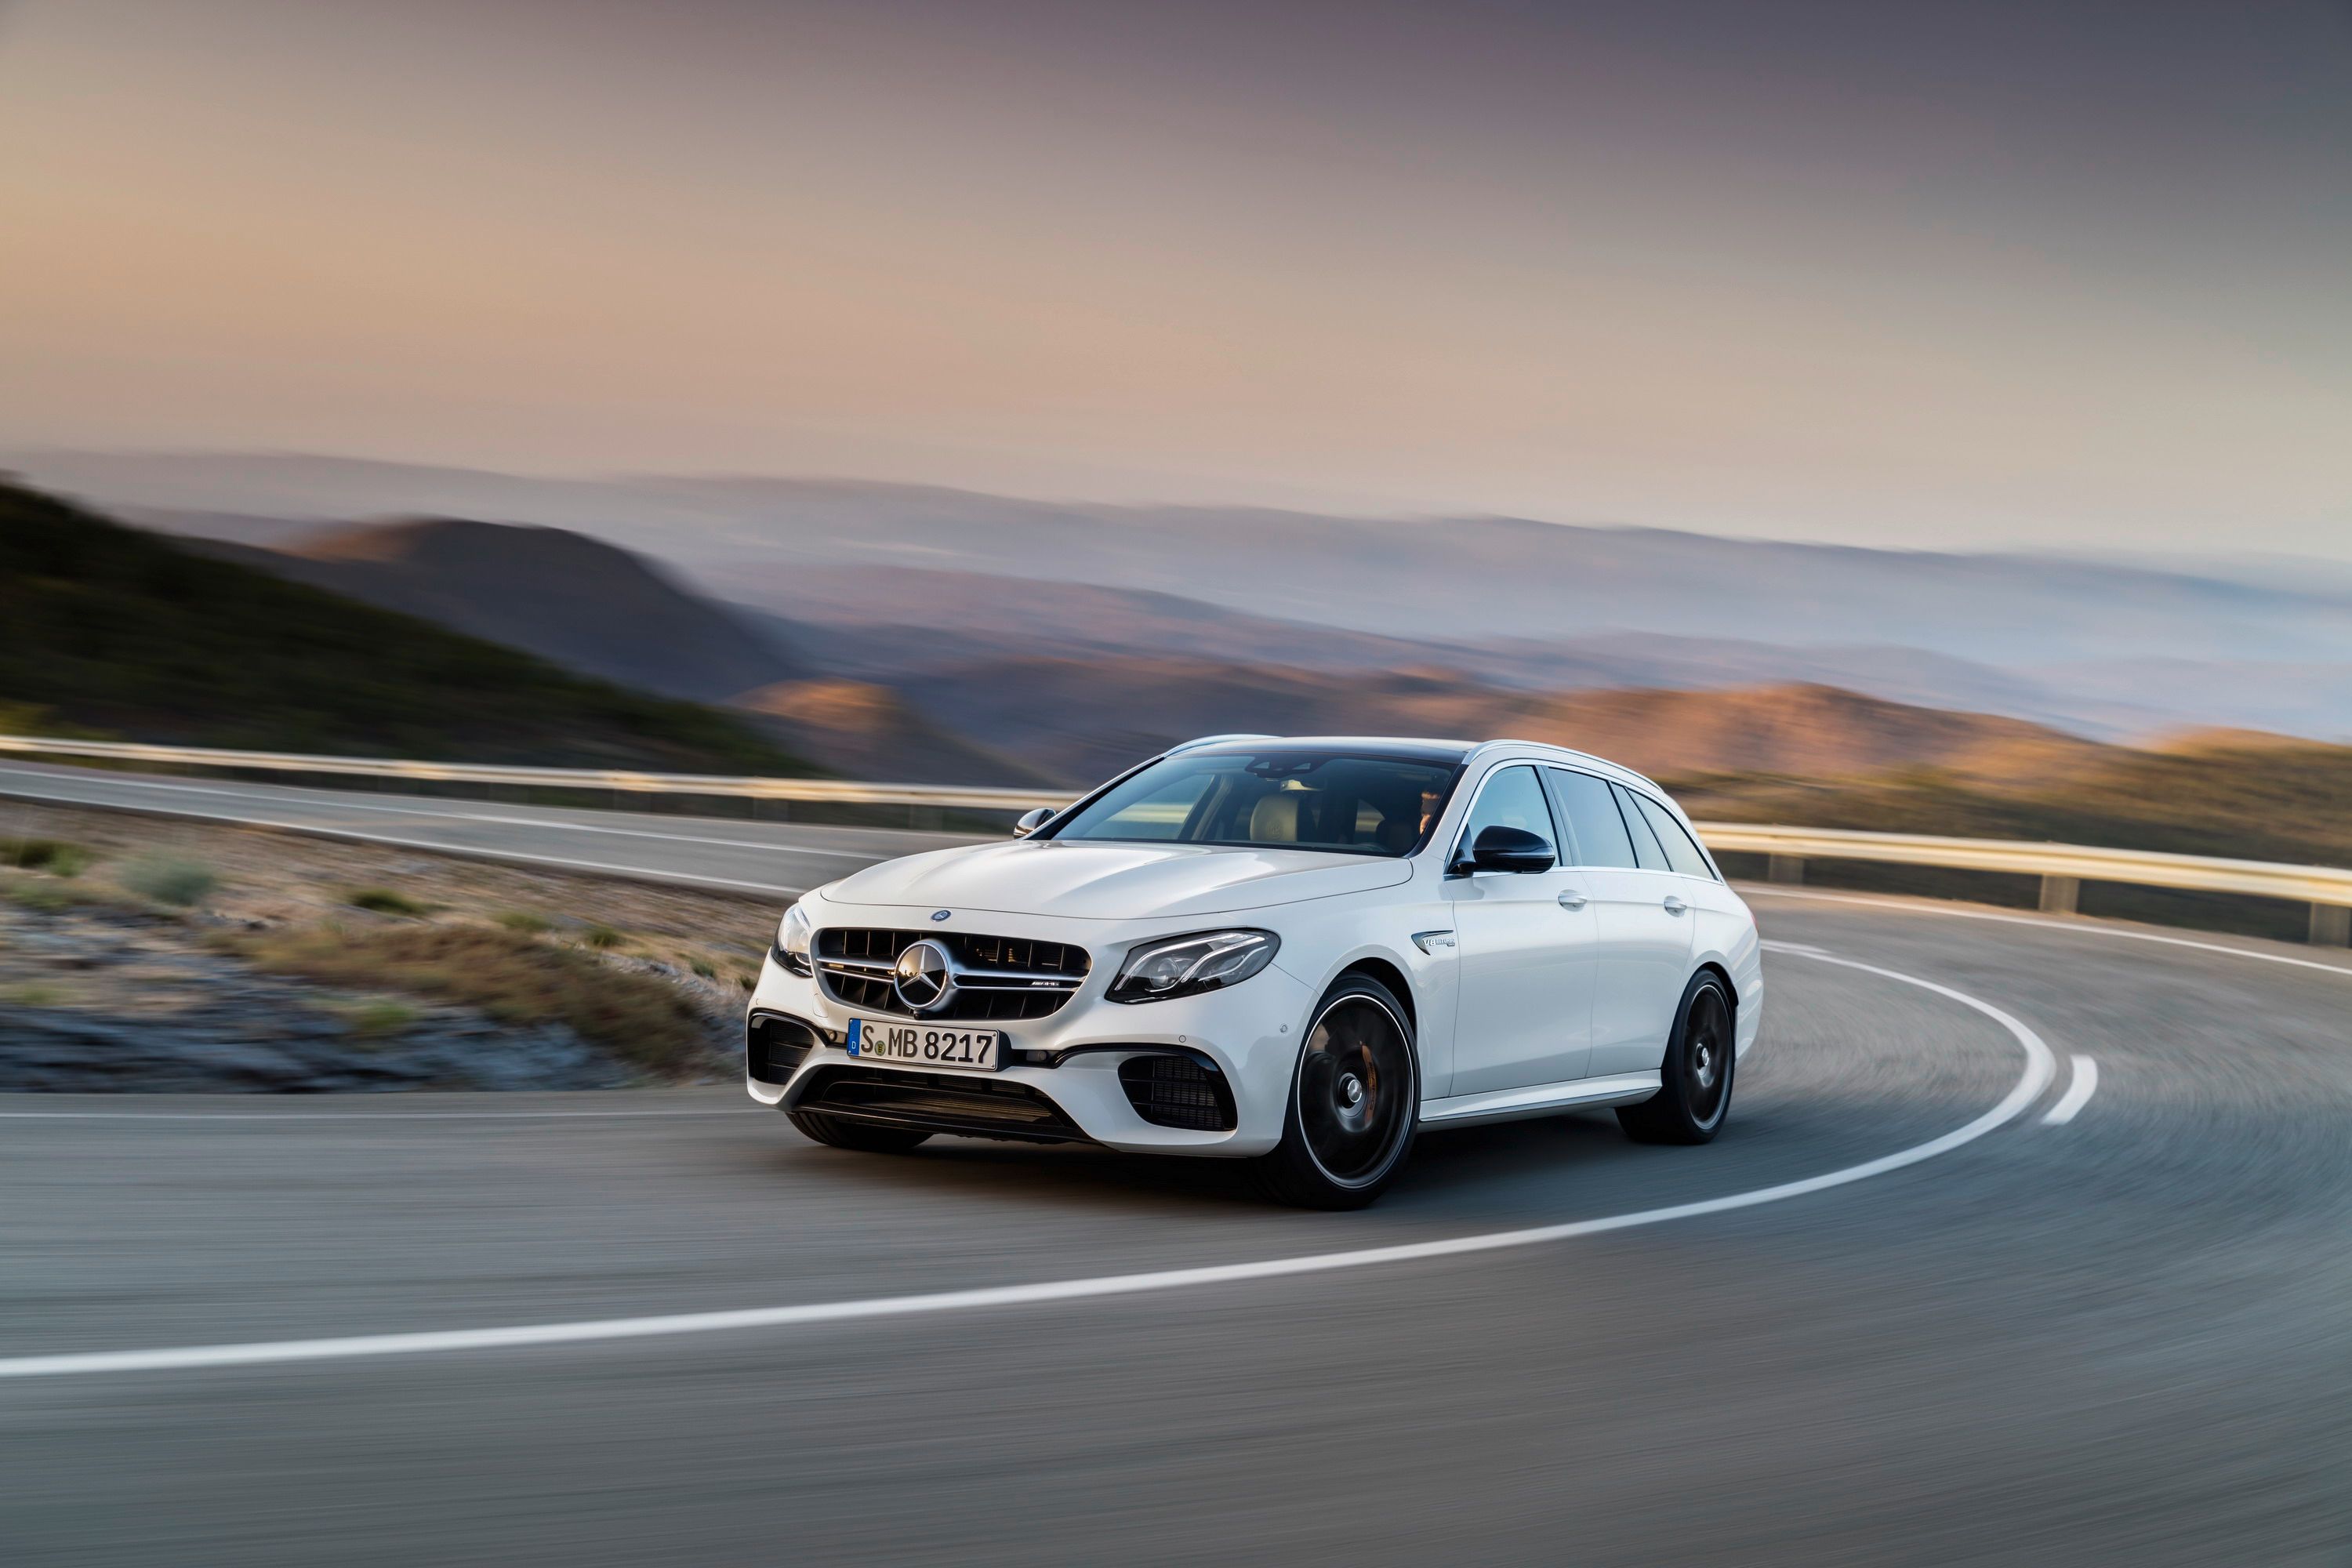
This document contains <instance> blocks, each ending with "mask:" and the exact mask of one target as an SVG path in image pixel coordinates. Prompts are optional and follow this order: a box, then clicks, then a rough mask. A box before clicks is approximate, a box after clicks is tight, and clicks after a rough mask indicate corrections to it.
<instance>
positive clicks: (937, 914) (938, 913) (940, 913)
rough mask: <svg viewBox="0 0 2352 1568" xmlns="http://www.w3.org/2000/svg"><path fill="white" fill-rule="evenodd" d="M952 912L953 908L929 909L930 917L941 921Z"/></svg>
mask: <svg viewBox="0 0 2352 1568" xmlns="http://www.w3.org/2000/svg"><path fill="white" fill-rule="evenodd" d="M953 913H955V911H954V910H932V911H931V919H933V920H935V921H943V920H946V919H947V918H948V917H949V916H950V915H952V914H953Z"/></svg>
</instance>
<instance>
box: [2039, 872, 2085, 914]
mask: <svg viewBox="0 0 2352 1568" xmlns="http://www.w3.org/2000/svg"><path fill="white" fill-rule="evenodd" d="M2082 897H2083V879H2081V878H2079V877H2044V878H2042V913H2043V914H2045V915H2071V914H2073V913H2074V906H2075V905H2076V904H2078V903H2080V902H2081V901H2082Z"/></svg>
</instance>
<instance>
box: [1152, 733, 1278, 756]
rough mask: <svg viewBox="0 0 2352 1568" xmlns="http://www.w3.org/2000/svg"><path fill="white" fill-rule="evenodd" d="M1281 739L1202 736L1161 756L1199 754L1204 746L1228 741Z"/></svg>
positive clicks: (1273, 737)
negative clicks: (1182, 753)
mask: <svg viewBox="0 0 2352 1568" xmlns="http://www.w3.org/2000/svg"><path fill="white" fill-rule="evenodd" d="M1281 738H1282V737H1281V736H1279V735H1202V736H1199V737H1197V738H1195V739H1193V740H1190V741H1185V742H1181V743H1180V744H1178V745H1173V746H1171V747H1169V748H1168V749H1167V750H1166V751H1164V752H1160V755H1161V756H1163V757H1172V756H1174V755H1175V754H1176V753H1177V752H1197V751H1199V750H1200V749H1201V748H1202V746H1221V745H1223V744H1224V742H1227V741H1278V740H1280V739H1281Z"/></svg>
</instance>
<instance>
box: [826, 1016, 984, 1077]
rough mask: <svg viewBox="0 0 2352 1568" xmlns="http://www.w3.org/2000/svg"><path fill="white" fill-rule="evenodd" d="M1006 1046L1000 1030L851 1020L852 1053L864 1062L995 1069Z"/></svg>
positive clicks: (882, 1020) (974, 1069)
mask: <svg viewBox="0 0 2352 1568" xmlns="http://www.w3.org/2000/svg"><path fill="white" fill-rule="evenodd" d="M1003 1046H1004V1034H1003V1031H1002V1030H999V1029H942V1028H940V1027H939V1026H937V1025H934V1024H907V1023H900V1022H898V1021H896V1020H891V1019H882V1018H852V1019H851V1020H849V1039H848V1041H847V1047H848V1050H849V1054H850V1055H851V1056H853V1057H856V1058H858V1059H859V1060H861V1061H877V1062H903V1063H905V1064H906V1065H908V1067H927V1068H962V1069H963V1070H965V1071H967V1072H994V1071H995V1070H996V1069H997V1068H1000V1067H1002V1066H1003V1054H1004V1053H1003Z"/></svg>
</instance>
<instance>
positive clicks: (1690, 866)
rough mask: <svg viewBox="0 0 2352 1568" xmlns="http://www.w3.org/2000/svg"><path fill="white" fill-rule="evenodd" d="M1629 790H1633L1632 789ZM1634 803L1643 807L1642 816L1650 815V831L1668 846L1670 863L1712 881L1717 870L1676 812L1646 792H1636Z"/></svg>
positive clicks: (1686, 873)
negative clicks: (1711, 868)
mask: <svg viewBox="0 0 2352 1568" xmlns="http://www.w3.org/2000/svg"><path fill="white" fill-rule="evenodd" d="M1626 793H1627V794H1629V795H1632V794H1633V792H1632V791H1630V790H1629V791H1627V792H1626ZM1633 804H1634V805H1636V806H1639V807H1640V808H1641V812H1642V815H1643V816H1645V817H1647V818H1649V821H1650V829H1651V831H1652V832H1654V833H1655V834H1656V835H1657V836H1658V842H1659V844H1660V845H1662V846H1664V848H1665V851H1666V863H1667V864H1668V865H1670V866H1672V867H1673V868H1675V870H1677V871H1680V872H1681V873H1682V874H1683V875H1684V876H1685V877H1705V878H1706V879H1707V880H1709V881H1713V880H1714V879H1715V873H1714V872H1713V871H1712V870H1710V869H1709V868H1708V867H1707V863H1706V856H1704V855H1702V854H1700V853H1699V848H1698V844H1697V842H1696V840H1694V839H1693V838H1692V837H1691V836H1690V833H1689V831H1688V830H1687V829H1685V827H1684V826H1683V825H1682V824H1681V823H1680V822H1678V821H1676V820H1675V814H1674V813H1673V812H1671V811H1668V810H1667V809H1666V808H1665V807H1664V806H1663V805H1659V804H1658V803H1657V802H1656V801H1654V800H1652V799H1651V798H1650V797H1649V796H1648V795H1633Z"/></svg>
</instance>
